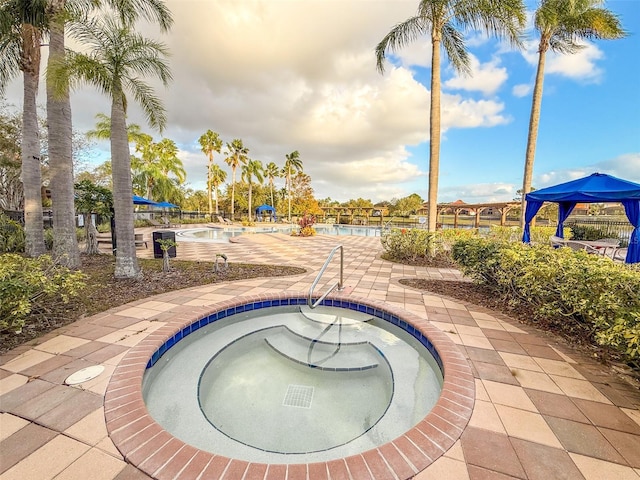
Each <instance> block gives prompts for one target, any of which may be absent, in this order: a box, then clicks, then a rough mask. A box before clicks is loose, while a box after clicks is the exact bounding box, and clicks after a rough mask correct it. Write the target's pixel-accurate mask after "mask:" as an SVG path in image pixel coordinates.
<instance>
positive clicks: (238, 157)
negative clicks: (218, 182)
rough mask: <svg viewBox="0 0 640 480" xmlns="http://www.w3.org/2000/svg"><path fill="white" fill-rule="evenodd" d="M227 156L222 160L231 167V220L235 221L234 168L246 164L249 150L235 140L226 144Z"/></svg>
mask: <svg viewBox="0 0 640 480" xmlns="http://www.w3.org/2000/svg"><path fill="white" fill-rule="evenodd" d="M227 150H228V156H227V158H225V159H224V161H225V162H226V164H227V165H229V166H230V167H231V220H234V219H235V208H234V203H235V200H236V168H238V166H240V165H244V164H245V163H247V160H248V159H249V157H248V156H247V155H249V149H248V148H247V147H245V146H244V145H243V144H242V140H240V139H238V138H236V139H234V140H232V141H231V143H227Z"/></svg>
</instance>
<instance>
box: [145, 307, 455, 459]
mask: <svg viewBox="0 0 640 480" xmlns="http://www.w3.org/2000/svg"><path fill="white" fill-rule="evenodd" d="M442 383H443V377H442V371H441V369H440V367H439V366H438V364H437V362H436V361H435V359H434V358H433V356H432V355H431V354H430V353H429V352H428V351H427V350H426V349H425V348H424V347H423V346H422V345H421V344H420V342H418V341H417V340H416V339H415V338H414V337H413V336H411V335H410V334H408V333H407V332H405V331H404V330H403V329H401V328H398V327H396V326H395V325H392V324H390V323H389V322H387V321H385V320H382V319H380V318H376V317H372V316H371V315H367V314H364V313H361V312H357V311H352V310H346V309H341V308H335V307H318V308H317V309H315V310H310V309H308V307H294V306H285V307H270V308H262V309H260V310H259V311H253V312H249V313H242V314H236V315H232V316H231V317H228V318H225V319H223V320H217V321H215V322H213V323H210V324H208V325H206V326H205V327H203V328H200V329H198V330H197V331H196V332H194V333H191V334H190V335H188V336H187V337H186V338H183V339H182V340H180V341H178V342H177V343H175V345H173V346H172V347H171V348H169V349H168V350H167V351H166V352H165V353H164V354H163V355H162V356H161V357H159V358H157V359H156V361H155V363H154V365H153V366H150V368H148V369H147V371H146V373H145V375H144V381H143V398H144V400H145V403H146V406H147V409H148V411H149V413H150V415H151V416H152V417H153V418H154V419H155V420H156V421H157V422H158V423H160V425H162V426H163V428H165V429H166V430H167V431H168V432H169V433H171V434H172V435H174V436H175V437H177V438H179V439H181V440H183V441H185V442H186V443H189V444H191V445H193V446H195V447H197V448H200V449H202V450H205V451H210V452H213V453H216V454H220V455H225V456H229V457H232V458H239V459H244V460H247V461H265V462H266V461H271V462H273V461H274V455H275V459H276V460H277V459H278V456H281V457H282V458H280V459H279V460H278V461H280V462H282V463H291V462H313V461H326V460H330V459H334V458H340V457H343V456H348V455H352V454H354V453H357V452H361V451H365V450H368V449H370V448H373V447H375V446H377V445H381V444H383V443H386V442H390V441H391V440H393V439H394V438H396V437H398V436H399V435H401V434H402V433H403V432H406V431H407V430H409V429H410V428H412V427H413V426H414V425H416V424H417V423H418V422H419V421H420V420H421V419H422V418H424V417H425V416H426V415H427V414H428V412H429V411H430V410H431V408H433V405H435V403H436V402H437V400H438V398H439V395H440V392H441V389H442Z"/></svg>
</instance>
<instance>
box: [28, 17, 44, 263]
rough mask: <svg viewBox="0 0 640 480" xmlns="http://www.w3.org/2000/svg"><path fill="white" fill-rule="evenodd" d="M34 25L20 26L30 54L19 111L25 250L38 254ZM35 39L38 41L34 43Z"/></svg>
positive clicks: (40, 239)
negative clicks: (20, 116) (20, 110)
mask: <svg viewBox="0 0 640 480" xmlns="http://www.w3.org/2000/svg"><path fill="white" fill-rule="evenodd" d="M33 30H34V29H33V27H31V28H27V26H26V25H25V26H23V40H24V42H23V48H26V45H27V42H29V45H30V46H33V47H34V49H32V50H31V51H32V53H33V56H32V57H31V58H29V59H28V60H30V61H29V62H25V63H27V66H26V68H25V70H24V75H23V76H24V100H23V102H24V103H23V111H22V185H23V190H24V230H25V237H26V244H25V253H26V254H27V256H29V257H37V256H39V255H42V254H43V253H45V251H46V248H45V245H44V226H43V223H42V220H43V219H42V190H41V189H42V172H41V169H40V141H39V131H38V111H37V107H36V95H37V92H38V80H39V71H40V45H39V39H37V38H36V37H35V36H34V33H35V32H34V31H33ZM33 42H38V45H37V46H35V45H33Z"/></svg>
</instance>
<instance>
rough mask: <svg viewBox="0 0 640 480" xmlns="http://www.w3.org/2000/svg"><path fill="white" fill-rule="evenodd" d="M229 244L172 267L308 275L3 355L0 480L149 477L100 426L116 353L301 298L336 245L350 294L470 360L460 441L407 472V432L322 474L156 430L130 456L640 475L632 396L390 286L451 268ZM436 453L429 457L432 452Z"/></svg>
mask: <svg viewBox="0 0 640 480" xmlns="http://www.w3.org/2000/svg"><path fill="white" fill-rule="evenodd" d="M151 230H152V229H147V230H144V233H145V235H147V236H150V232H151ZM252 237H253V238H252ZM283 237H284V238H283ZM238 240H239V243H232V244H216V246H215V249H212V248H211V245H210V244H206V243H187V242H182V241H179V244H178V258H181V259H193V260H196V259H199V260H202V259H210V260H213V258H212V256H213V254H214V253H219V252H224V253H226V254H227V256H228V257H229V261H231V262H240V261H241V262H249V263H278V264H288V265H295V266H303V267H305V268H307V269H308V272H307V273H305V274H302V275H296V276H293V277H281V278H275V279H251V280H247V281H237V282H231V283H222V284H214V285H207V286H203V287H199V288H193V289H187V290H182V291H179V292H171V293H168V294H165V295H160V296H157V297H153V298H149V299H145V300H143V301H139V302H133V303H132V304H129V305H126V306H123V307H121V308H118V309H114V310H113V311H111V312H105V313H102V314H99V315H96V316H94V317H91V318H88V319H83V320H81V321H78V322H76V323H75V324H72V325H69V326H66V327H63V328H62V329H60V330H59V331H57V332H53V333H52V334H49V335H47V336H46V337H45V338H44V339H41V340H38V341H35V342H30V344H29V345H25V346H21V347H19V348H18V349H16V350H14V351H13V352H9V353H8V354H6V355H3V356H2V357H0V472H3V473H1V474H0V479H1V480H8V479H14V478H15V479H20V480H24V479H34V480H36V479H37V480H41V479H42V480H44V479H53V478H56V480H72V479H83V478H96V479H99V480H111V479H113V480H146V479H148V478H149V477H148V476H147V475H146V474H145V473H143V472H141V471H140V470H138V469H137V468H135V467H134V466H132V465H130V464H127V463H126V461H125V460H124V459H123V458H122V456H121V454H120V453H119V452H118V451H117V450H116V448H115V447H114V444H113V442H112V441H111V439H110V438H109V437H108V436H107V430H106V427H105V420H104V415H105V407H104V392H105V389H106V385H107V383H108V381H109V378H110V376H111V375H112V372H113V371H114V368H115V367H116V365H117V364H118V363H119V362H120V360H121V359H122V358H123V356H124V355H125V354H126V353H127V352H128V351H129V350H130V348H131V347H132V346H134V345H137V344H139V343H140V341H142V340H143V339H144V338H146V337H147V336H148V335H150V334H152V332H153V331H156V330H157V328H160V327H161V326H162V325H163V324H164V322H167V321H169V320H170V319H171V317H172V316H173V315H175V314H176V312H179V311H181V309H182V308H196V309H197V308H201V307H202V306H207V305H212V304H215V303H219V302H221V301H225V300H228V299H233V298H235V297H237V296H245V295H248V296H250V295H257V294H260V293H272V292H279V291H287V290H288V291H295V292H300V291H305V290H306V289H308V287H309V285H310V284H311V282H312V281H313V279H314V277H315V275H316V272H317V271H318V269H319V268H320V266H321V265H322V263H323V262H324V259H325V258H326V254H328V252H329V251H330V249H331V248H333V246H335V244H337V243H338V242H339V243H342V244H344V247H345V278H346V279H347V281H346V284H347V285H348V286H349V287H352V289H353V292H354V295H357V296H361V297H368V298H370V299H378V300H380V301H387V302H391V303H392V304H393V305H396V306H398V307H400V308H402V309H404V310H407V311H409V312H412V313H413V314H415V315H418V316H421V317H423V318H424V317H426V318H427V319H428V320H430V321H432V322H433V325H435V326H436V327H437V328H438V329H440V330H441V331H444V332H446V334H447V335H448V336H450V338H452V340H454V342H455V343H456V344H457V345H458V348H459V350H460V352H461V353H462V354H463V355H464V356H465V357H466V358H467V361H468V363H469V365H470V366H471V369H472V371H473V372H474V375H475V377H476V382H475V383H476V389H475V398H476V403H475V409H474V411H473V414H472V416H471V420H470V422H469V424H468V425H467V426H466V428H465V429H464V431H463V432H462V436H461V439H460V440H458V441H457V442H456V443H455V444H454V446H453V447H452V448H450V449H449V450H448V451H446V452H444V455H443V456H441V457H440V458H439V459H438V460H437V461H436V462H433V463H431V465H430V466H429V467H428V468H427V469H426V470H424V471H422V472H418V471H417V470H416V468H415V467H414V465H419V464H422V462H424V460H425V456H426V455H429V452H428V451H422V450H419V449H417V448H416V447H415V445H414V444H413V443H412V440H411V438H410V437H401V438H399V439H397V440H396V441H394V443H393V444H389V445H386V446H385V447H384V449H381V451H380V454H379V455H378V454H374V453H367V454H366V455H363V456H356V457H353V458H350V459H349V460H348V461H344V460H337V461H333V462H328V464H327V465H326V467H321V464H315V465H310V466H308V467H306V468H304V469H303V468H302V467H301V466H296V467H291V468H289V469H287V468H286V467H284V468H283V466H273V465H270V466H267V465H263V464H257V463H256V464H248V463H246V462H238V461H232V462H229V461H228V459H224V458H223V457H215V456H214V457H213V458H212V457H211V456H210V455H204V454H202V453H200V452H199V451H198V450H197V449H193V448H192V447H180V446H177V445H174V444H173V443H172V442H171V441H168V440H169V439H168V438H167V437H164V436H161V437H158V438H155V437H154V435H156V434H157V432H153V431H151V430H149V431H140V430H136V429H135V427H133V429H131V431H130V433H131V434H133V436H132V437H131V440H132V441H134V440H136V439H142V438H143V437H145V433H149V434H150V435H151V436H146V437H145V438H146V440H143V441H147V440H148V441H149V442H150V443H149V444H145V445H146V446H147V447H151V446H152V445H155V444H156V443H157V445H156V446H155V447H154V448H151V449H150V450H149V451H147V450H146V449H145V448H144V447H143V446H142V445H139V446H140V447H141V448H140V450H139V452H140V453H141V454H142V453H144V456H143V457H141V460H140V461H141V462H142V461H144V462H146V463H147V466H152V464H153V469H154V471H155V472H156V473H157V475H162V474H163V472H164V474H166V475H168V476H170V477H171V478H177V479H189V478H195V475H198V474H200V473H201V472H203V476H202V478H227V479H238V480H240V479H242V478H245V479H253V478H256V479H257V478H260V479H284V478H288V479H293V478H309V479H311V480H316V479H317V480H324V479H325V478H326V479H327V480H336V479H341V478H344V479H347V480H353V479H355V478H358V479H359V478H378V479H385V480H386V479H387V478H392V477H390V476H389V475H390V473H389V468H393V471H395V472H402V473H401V474H400V476H403V478H410V477H411V476H413V475H415V478H416V479H417V480H428V479H431V478H448V479H461V480H463V479H464V480H466V479H471V480H482V479H491V480H500V479H525V480H526V479H529V480H538V479H541V480H551V479H555V478H566V479H570V480H573V479H576V480H577V479H582V478H584V479H586V480H591V479H594V480H595V479H598V480H600V479H603V478H615V479H616V480H617V479H622V480H625V479H629V480H640V410H639V407H640V392H639V391H638V389H637V388H634V387H632V386H630V385H628V384H627V383H625V382H624V381H623V380H621V379H620V378H618V377H616V376H614V375H613V374H612V373H611V372H610V371H608V370H607V369H606V368H605V367H603V366H601V365H599V364H597V363H595V362H593V361H592V360H591V359H588V358H586V357H584V356H583V355H581V354H580V353H578V352H575V351H573V350H572V349H571V348H570V347H568V346H566V345H564V344H562V343H560V342H557V341H555V340H554V339H553V338H551V337H549V336H548V335H541V334H537V333H536V332H535V330H533V329H531V328H530V327H529V326H525V325H520V324H518V322H516V321H514V320H511V319H509V318H508V317H506V316H505V315H502V314H500V313H497V312H491V311H488V310H487V309H485V308H482V307H479V306H474V305H471V304H467V303H465V302H462V301H458V300H453V299H448V298H443V297H441V296H438V295H435V294H432V293H423V292H418V291H416V290H412V289H409V288H406V287H404V286H402V285H400V284H399V283H398V282H397V280H399V279H400V278H403V277H405V276H420V277H425V278H434V279H437V278H440V279H442V278H461V275H460V273H459V272H457V271H455V270H452V269H427V268H421V267H406V266H402V265H396V264H392V263H390V262H386V261H384V260H381V259H380V258H379V254H380V253H381V247H380V243H379V239H375V238H371V237H340V238H339V239H337V238H335V237H324V236H318V237H315V238H313V239H295V238H290V237H286V236H279V235H268V236H247V237H246V238H243V237H239V239H238ZM138 254H139V255H140V256H147V257H150V256H153V250H152V249H146V250H139V251H138ZM332 268H333V267H332ZM331 271H335V269H332V270H331ZM95 364H104V365H105V366H106V367H107V368H106V369H105V372H104V373H103V374H102V376H100V377H98V378H96V379H94V380H92V381H91V382H87V383H86V384H82V385H79V386H74V387H71V386H65V385H63V382H64V379H65V378H66V377H67V376H68V375H69V374H70V373H73V372H75V371H76V370H79V369H80V368H82V367H83V366H88V365H95ZM123 392H124V390H123ZM122 398H123V399H124V398H125V397H122ZM113 405H115V404H112V407H111V408H113ZM442 421H446V420H445V418H443V419H442ZM128 428H129V427H128ZM124 431H125V430H123V432H124ZM127 432H129V430H127ZM130 433H127V435H130ZM153 439H155V440H157V442H156V441H154V440H153ZM136 445H138V444H136ZM176 446H177V448H175V447H176ZM433 448H434V450H433V452H434V454H435V453H436V452H437V451H438V447H437V444H433ZM160 449H165V450H166V451H171V452H172V458H173V459H174V460H173V461H171V462H168V463H167V462H165V461H164V460H160V459H161V458H163V457H162V455H160V453H161V452H159V450H160ZM399 452H402V454H401V455H400V454H399ZM440 453H442V452H440ZM132 455H133V456H134V457H135V452H133V454H132ZM322 465H324V464H322ZM287 475H288V476H287ZM350 475H351V477H350Z"/></svg>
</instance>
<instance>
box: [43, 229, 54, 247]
mask: <svg viewBox="0 0 640 480" xmlns="http://www.w3.org/2000/svg"><path fill="white" fill-rule="evenodd" d="M44 246H45V248H46V249H47V250H49V251H51V250H53V228H45V229H44Z"/></svg>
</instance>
